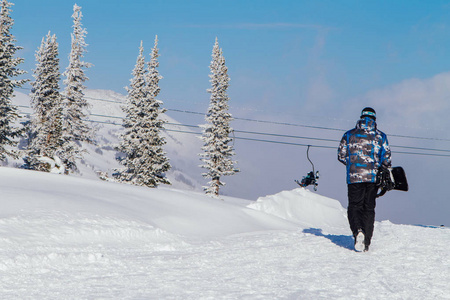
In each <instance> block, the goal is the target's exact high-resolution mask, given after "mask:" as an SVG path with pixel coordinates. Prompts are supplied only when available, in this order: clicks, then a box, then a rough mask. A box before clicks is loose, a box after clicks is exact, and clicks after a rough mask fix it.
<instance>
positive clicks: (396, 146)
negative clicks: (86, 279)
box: [18, 97, 450, 157]
mask: <svg viewBox="0 0 450 300" xmlns="http://www.w3.org/2000/svg"><path fill="white" fill-rule="evenodd" d="M86 98H88V99H91V100H96V101H106V102H112V103H116V104H123V103H122V102H117V101H112V100H108V99H100V98H92V97H86ZM18 107H20V108H31V107H30V106H24V105H18ZM167 110H168V111H176V112H185V113H191V114H198V115H205V114H204V113H200V112H193V111H186V110H179V109H167ZM22 113H23V114H29V113H25V112H22ZM90 116H94V117H101V118H113V119H123V117H118V116H110V115H103V114H90ZM233 119H235V120H237V119H239V120H245V121H253V122H261V123H269V124H277V125H289V126H299V127H307V128H314V129H326V130H334V131H343V130H341V129H338V128H331V127H322V126H313V125H303V124H292V123H285V122H273V121H264V120H257V119H247V118H236V117H233ZM88 121H89V122H93V123H100V124H111V125H117V126H120V125H121V124H118V123H115V122H105V121H98V120H88ZM166 124H168V125H172V126H182V127H188V128H198V129H199V128H200V126H199V125H189V124H180V123H170V122H166ZM164 130H166V131H172V132H180V133H190V134H192V133H193V134H201V133H196V132H191V131H182V130H174V129H167V128H164ZM234 132H235V133H240V134H250V135H262V136H269V137H273V138H287V139H303V140H313V141H320V142H333V143H337V142H339V140H336V139H327V138H318V137H306V136H298V135H286V134H276V133H268V132H257V131H245V130H234ZM391 136H400V137H408V138H415V139H431V140H444V141H447V139H437V138H426V137H415V136H405V135H391ZM234 139H237V140H246V141H256V142H265V143H274V144H283V145H295V146H305V147H306V146H311V147H316V148H328V149H335V148H336V147H335V146H326V145H310V144H302V143H293V142H286V141H275V140H267V139H256V138H249V137H243V136H234ZM449 141H450V140H449ZM390 146H391V147H393V148H401V149H410V150H420V151H435V152H444V153H450V150H447V149H435V148H425V147H413V146H403V145H390ZM395 152H396V153H400V154H414V155H429V156H442V157H450V155H445V154H433V153H420V152H404V151H395Z"/></svg>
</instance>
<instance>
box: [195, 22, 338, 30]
mask: <svg viewBox="0 0 450 300" xmlns="http://www.w3.org/2000/svg"><path fill="white" fill-rule="evenodd" d="M187 27H191V28H222V29H243V30H260V29H296V28H297V29H312V30H320V31H323V30H326V31H328V30H331V29H333V28H332V27H327V26H323V25H315V24H301V23H236V24H192V25H187Z"/></svg>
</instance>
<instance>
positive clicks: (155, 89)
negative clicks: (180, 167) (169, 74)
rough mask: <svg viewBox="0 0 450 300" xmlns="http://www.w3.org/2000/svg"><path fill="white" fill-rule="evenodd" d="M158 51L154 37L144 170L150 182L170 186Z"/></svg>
mask: <svg viewBox="0 0 450 300" xmlns="http://www.w3.org/2000/svg"><path fill="white" fill-rule="evenodd" d="M158 57H159V49H158V36H155V44H154V47H153V49H152V54H151V58H150V62H149V63H148V64H147V66H148V72H147V77H146V82H147V87H148V93H149V94H148V102H147V103H146V109H147V113H148V115H147V119H146V123H147V124H144V127H147V126H148V128H149V130H148V131H147V132H146V133H147V139H148V141H149V144H148V147H149V148H148V154H147V155H148V160H146V166H145V167H146V168H148V171H147V172H148V174H149V175H150V177H151V178H152V179H151V180H150V182H151V183H152V184H153V182H154V184H155V186H157V185H159V184H171V183H170V181H169V180H168V179H167V177H166V172H167V171H169V170H170V168H171V165H170V162H169V159H168V158H167V156H166V153H165V152H164V149H163V146H164V145H165V144H166V140H165V139H164V137H163V136H162V135H161V131H162V130H164V123H166V121H164V120H163V119H162V118H161V117H162V116H161V115H162V114H163V113H165V112H166V109H164V108H162V105H163V102H162V101H161V100H158V99H157V98H156V97H158V95H159V92H160V91H161V89H160V88H159V80H160V79H162V78H163V77H162V76H161V75H159V72H158V67H159V61H158Z"/></svg>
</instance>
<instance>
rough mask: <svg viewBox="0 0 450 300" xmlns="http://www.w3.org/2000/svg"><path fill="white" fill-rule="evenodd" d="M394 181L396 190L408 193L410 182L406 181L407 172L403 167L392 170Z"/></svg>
mask: <svg viewBox="0 0 450 300" xmlns="http://www.w3.org/2000/svg"><path fill="white" fill-rule="evenodd" d="M391 174H392V178H393V181H394V190H399V191H405V192H407V191H408V180H406V174H405V170H403V168H402V167H393V168H392V170H391Z"/></svg>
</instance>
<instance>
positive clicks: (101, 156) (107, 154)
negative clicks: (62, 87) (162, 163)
mask: <svg viewBox="0 0 450 300" xmlns="http://www.w3.org/2000/svg"><path fill="white" fill-rule="evenodd" d="M85 96H86V100H87V101H88V102H89V104H90V111H89V113H90V116H89V120H91V121H92V126H93V127H95V129H96V142H97V145H95V146H94V145H86V149H87V150H88V153H87V154H85V155H84V159H83V160H82V161H81V162H80V163H79V166H78V167H79V169H80V174H79V175H80V176H82V177H87V178H99V176H98V174H99V173H100V172H102V173H104V174H106V175H108V176H111V174H112V173H113V172H114V169H116V168H121V167H122V166H121V165H120V164H119V162H118V161H117V159H116V157H117V155H118V154H119V153H118V152H117V151H116V150H115V147H116V146H117V145H118V144H119V143H120V134H121V131H122V126H121V124H122V119H121V118H123V117H124V116H125V114H124V112H123V111H122V108H121V107H122V106H124V105H125V102H126V96H125V95H122V94H119V93H117V92H114V91H110V90H98V89H96V90H89V89H88V90H86V91H85ZM13 104H14V105H17V106H18V107H19V112H20V114H21V115H22V116H24V117H25V118H29V117H30V114H31V113H32V109H31V107H30V97H29V96H28V95H26V94H24V93H21V92H15V97H14V98H13ZM162 117H163V118H164V119H165V120H166V121H167V122H169V123H171V125H170V129H174V130H180V131H181V130H182V131H189V129H186V128H185V127H181V126H177V125H172V124H179V122H178V121H176V120H175V119H173V118H171V117H170V116H168V115H167V114H163V115H162ZM20 121H21V122H23V121H24V120H23V119H21V120H20ZM163 136H165V138H166V141H167V144H166V145H165V146H164V150H165V151H166V152H167V156H168V157H169V159H170V163H171V165H172V169H171V170H170V171H169V172H168V173H167V177H168V178H169V180H170V181H171V182H172V186H173V187H174V188H179V189H184V190H193V191H200V190H201V189H202V184H201V183H200V182H201V180H202V178H201V172H202V170H201V169H200V167H199V166H198V165H199V164H200V160H199V159H198V153H200V151H201V141H200V139H198V138H197V136H196V135H194V134H186V133H180V132H174V131H170V132H163ZM22 163H23V162H22V160H21V159H20V160H17V161H9V162H8V165H10V166H18V165H20V164H22Z"/></svg>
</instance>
